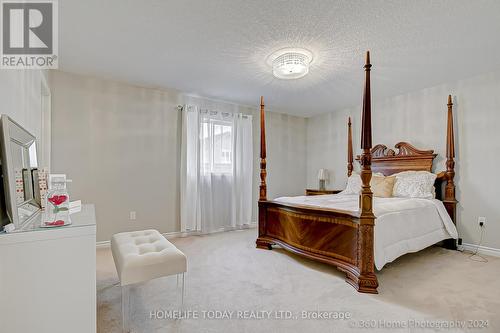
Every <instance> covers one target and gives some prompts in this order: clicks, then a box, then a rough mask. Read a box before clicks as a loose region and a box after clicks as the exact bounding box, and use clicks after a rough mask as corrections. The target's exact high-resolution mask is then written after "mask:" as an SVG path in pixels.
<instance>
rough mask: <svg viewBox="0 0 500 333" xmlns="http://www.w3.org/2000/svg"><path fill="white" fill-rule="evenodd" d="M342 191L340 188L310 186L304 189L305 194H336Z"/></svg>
mask: <svg viewBox="0 0 500 333" xmlns="http://www.w3.org/2000/svg"><path fill="white" fill-rule="evenodd" d="M340 192H342V191H341V190H313V189H310V188H307V189H306V195H324V194H337V193H340Z"/></svg>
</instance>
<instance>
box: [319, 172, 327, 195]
mask: <svg viewBox="0 0 500 333" xmlns="http://www.w3.org/2000/svg"><path fill="white" fill-rule="evenodd" d="M318 180H319V189H320V190H321V191H324V190H325V183H326V181H327V180H328V170H326V169H319V172H318Z"/></svg>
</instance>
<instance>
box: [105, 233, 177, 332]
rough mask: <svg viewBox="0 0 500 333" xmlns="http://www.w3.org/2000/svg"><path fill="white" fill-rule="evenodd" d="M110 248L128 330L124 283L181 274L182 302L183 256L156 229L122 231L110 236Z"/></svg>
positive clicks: (126, 294)
mask: <svg viewBox="0 0 500 333" xmlns="http://www.w3.org/2000/svg"><path fill="white" fill-rule="evenodd" d="M111 252H112V254H113V259H114V261H115V266H116V271H117V272H118V277H119V279H120V285H121V287H122V316H123V318H122V320H123V329H124V331H125V332H128V316H129V291H128V286H129V285H131V284H136V283H140V282H144V281H149V280H152V279H156V278H160V277H164V276H168V275H174V274H177V281H179V280H178V279H179V274H182V303H184V281H185V280H184V273H185V272H186V271H187V260H186V256H185V255H184V253H182V252H181V251H179V249H177V248H176V247H175V246H174V245H173V244H172V243H170V242H169V241H168V240H167V239H166V238H165V237H163V235H161V234H160V233H159V232H158V231H156V230H143V231H133V232H122V233H119V234H115V235H113V237H112V238H111Z"/></svg>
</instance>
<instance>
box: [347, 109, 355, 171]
mask: <svg viewBox="0 0 500 333" xmlns="http://www.w3.org/2000/svg"><path fill="white" fill-rule="evenodd" d="M353 161H354V157H353V152H352V124H351V117H349V120H348V121H347V177H350V176H351V175H352V170H353V169H354V167H353V165H352V163H353Z"/></svg>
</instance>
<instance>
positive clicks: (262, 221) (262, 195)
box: [255, 96, 273, 250]
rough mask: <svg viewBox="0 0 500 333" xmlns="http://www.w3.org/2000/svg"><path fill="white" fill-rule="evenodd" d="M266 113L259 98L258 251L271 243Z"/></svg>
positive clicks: (262, 101)
mask: <svg viewBox="0 0 500 333" xmlns="http://www.w3.org/2000/svg"><path fill="white" fill-rule="evenodd" d="M266 176H267V171H266V113H265V111H264V96H261V97H260V186H259V236H258V238H257V240H256V241H255V243H256V245H257V248H259V249H269V250H271V249H272V244H273V243H271V242H269V241H267V240H265V236H266V224H267V184H266Z"/></svg>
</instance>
